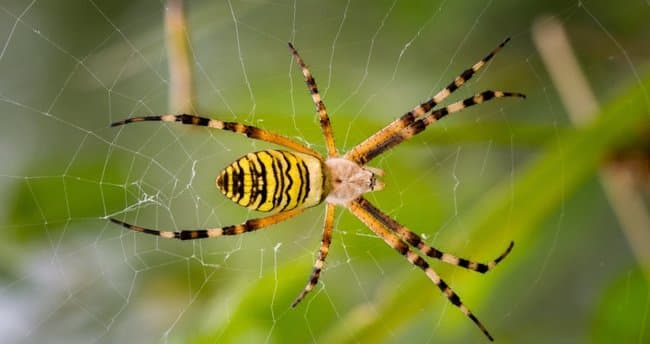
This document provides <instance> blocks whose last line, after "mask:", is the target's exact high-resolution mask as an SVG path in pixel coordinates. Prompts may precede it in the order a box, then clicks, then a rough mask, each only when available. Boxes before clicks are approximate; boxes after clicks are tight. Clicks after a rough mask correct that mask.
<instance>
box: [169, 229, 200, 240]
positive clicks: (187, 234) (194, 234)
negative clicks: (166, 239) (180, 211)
mask: <svg viewBox="0 0 650 344" xmlns="http://www.w3.org/2000/svg"><path fill="white" fill-rule="evenodd" d="M207 237H208V231H207V230H205V229H198V230H193V231H180V232H174V238H177V239H181V240H193V239H202V238H207Z"/></svg>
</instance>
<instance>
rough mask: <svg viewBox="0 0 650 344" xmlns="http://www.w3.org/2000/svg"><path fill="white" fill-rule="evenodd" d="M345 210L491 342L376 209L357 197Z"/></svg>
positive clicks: (438, 277) (469, 313) (456, 298)
mask: <svg viewBox="0 0 650 344" xmlns="http://www.w3.org/2000/svg"><path fill="white" fill-rule="evenodd" d="M347 208H348V209H349V210H350V212H351V213H352V214H354V215H355V216H356V217H357V218H358V219H359V220H361V222H363V223H364V224H365V225H366V226H368V227H369V228H370V229H372V231H373V232H375V234H377V235H378V236H379V237H380V238H382V239H383V240H384V242H386V244H388V245H389V246H390V247H392V248H393V249H394V250H395V251H397V252H399V253H400V254H401V255H402V256H404V258H406V260H408V262H409V263H411V264H413V265H414V266H417V267H418V268H420V269H421V270H422V271H424V273H425V274H426V275H427V277H429V279H430V280H431V281H432V282H433V284H435V285H436V286H437V287H438V289H440V291H442V293H443V294H445V296H446V297H447V299H448V300H449V302H451V303H452V304H453V305H454V306H456V307H458V308H459V309H460V311H461V312H463V314H465V315H466V316H467V317H468V318H470V319H471V320H472V321H473V322H474V324H476V326H478V328H479V329H480V330H481V331H482V332H483V334H485V336H486V337H487V338H488V339H489V340H490V341H493V340H494V338H493V337H492V336H491V335H490V333H489V332H488V330H487V329H486V328H485V326H484V325H483V324H482V323H481V322H480V321H479V320H478V318H476V316H475V315H474V314H473V313H472V312H471V311H470V310H469V308H467V306H465V305H464V304H463V302H462V301H461V300H460V297H459V296H458V294H456V293H455V292H454V291H453V290H452V289H451V288H450V287H449V285H447V283H445V281H443V280H442V279H441V278H440V276H439V275H438V274H437V273H436V272H435V271H434V270H433V269H432V268H431V267H430V266H429V264H428V263H427V262H426V261H425V260H424V259H423V258H422V257H420V255H418V254H417V253H415V252H414V251H413V250H412V249H411V248H410V247H409V245H408V244H407V243H406V242H404V241H403V240H402V239H400V238H399V237H398V236H397V235H396V234H394V233H392V232H391V231H390V230H388V229H387V228H388V225H389V223H386V222H385V221H384V218H383V217H382V216H380V215H378V214H375V212H374V210H375V209H376V208H375V207H374V206H372V205H371V204H370V203H369V202H368V201H367V200H366V199H364V198H363V197H359V198H357V199H356V200H354V201H352V202H350V204H348V206H347Z"/></svg>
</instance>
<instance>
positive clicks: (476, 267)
mask: <svg viewBox="0 0 650 344" xmlns="http://www.w3.org/2000/svg"><path fill="white" fill-rule="evenodd" d="M365 208H366V209H367V210H368V211H369V212H370V213H371V214H373V215H374V216H375V217H377V218H379V219H381V222H382V223H384V225H385V226H386V228H388V229H390V230H391V231H392V232H394V233H395V234H397V235H398V236H399V237H400V238H401V239H402V240H404V241H406V242H407V243H408V244H409V245H411V246H413V247H415V248H417V249H418V250H420V252H422V253H423V254H425V255H426V256H428V257H431V258H435V259H438V260H440V261H443V262H445V263H447V264H451V265H456V266H460V267H462V268H465V269H468V270H473V271H477V272H480V273H486V272H488V271H490V270H492V269H493V268H494V267H495V266H496V265H497V264H498V263H499V262H500V261H502V260H503V258H505V257H506V256H507V255H508V254H509V253H510V251H511V250H512V247H513V246H514V244H515V243H514V242H513V241H511V242H510V244H509V245H508V248H506V250H505V251H504V252H503V253H501V254H500V255H499V256H498V257H497V258H495V259H493V260H491V261H490V262H488V263H479V262H474V261H471V260H468V259H465V258H461V257H457V256H455V255H452V254H449V253H445V252H442V251H440V250H438V249H437V248H435V247H433V246H429V245H427V243H425V242H424V241H423V240H422V238H421V237H420V236H419V235H417V234H416V233H413V232H412V231H411V230H409V229H408V228H406V227H405V226H403V225H402V224H400V223H398V222H397V221H395V220H393V219H392V218H391V217H390V216H388V215H386V214H385V213H384V212H382V211H381V210H379V209H378V208H377V207H375V206H374V205H372V204H371V203H370V202H366V204H365Z"/></svg>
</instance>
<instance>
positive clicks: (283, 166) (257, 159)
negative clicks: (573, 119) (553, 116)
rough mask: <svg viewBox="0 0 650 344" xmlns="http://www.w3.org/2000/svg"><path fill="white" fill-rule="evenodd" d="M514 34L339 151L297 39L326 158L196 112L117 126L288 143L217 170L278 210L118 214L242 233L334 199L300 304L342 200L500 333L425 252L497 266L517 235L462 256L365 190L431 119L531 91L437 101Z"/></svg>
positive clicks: (174, 234) (179, 234)
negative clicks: (489, 252) (172, 218)
mask: <svg viewBox="0 0 650 344" xmlns="http://www.w3.org/2000/svg"><path fill="white" fill-rule="evenodd" d="M508 40H509V39H506V40H505V41H503V42H502V43H501V44H500V45H499V46H498V47H497V48H496V49H494V50H493V51H492V52H490V53H489V54H488V55H487V56H485V57H484V58H483V59H481V60H480V61H479V62H477V63H475V64H474V65H473V66H472V67H471V68H469V69H466V70H465V71H464V72H463V73H461V74H460V75H459V76H457V77H456V78H455V79H454V81H452V82H451V83H450V84H449V85H447V87H445V88H444V89H442V90H441V91H440V92H438V93H437V94H436V95H434V96H433V97H432V98H431V99H429V100H428V101H426V102H424V103H422V104H420V105H418V106H416V107H415V108H413V109H412V110H411V111H409V112H407V113H405V114H404V115H402V116H401V117H399V118H398V119H396V120H394V121H393V122H391V123H390V124H388V125H387V126H385V127H384V128H383V129H381V130H380V131H378V132H377V133H375V134H374V135H372V136H370V137H369V138H368V139H366V140H365V141H363V142H361V143H360V144H358V145H357V146H355V147H354V148H352V149H351V150H350V151H349V152H347V153H346V154H345V155H344V156H342V157H339V155H338V152H337V150H336V146H335V144H334V137H333V134H332V127H331V124H330V120H329V116H328V115H327V110H326V109H325V104H324V103H323V101H322V99H321V97H320V94H319V93H318V87H316V81H315V80H314V78H313V77H312V75H311V72H310V71H309V69H308V68H307V66H306V65H305V63H304V62H303V60H302V58H300V55H298V52H297V51H296V50H295V49H294V47H293V45H291V43H289V49H290V50H291V53H292V54H293V56H294V58H295V59H296V62H297V63H298V65H299V66H300V68H301V70H302V73H303V75H304V77H305V82H306V83H307V87H308V88H309V92H310V94H311V97H312V100H313V102H314V105H315V106H316V111H317V112H318V115H319V120H320V125H321V129H322V132H323V136H324V138H325V144H326V147H327V158H323V156H322V155H321V154H320V153H318V152H316V151H314V150H313V149H311V148H309V147H306V146H305V145H303V144H301V143H299V142H297V141H294V140H292V139H290V138H287V137H285V136H282V135H278V134H274V133H272V132H269V131H266V130H264V129H260V128H256V127H253V126H249V125H245V124H242V123H237V122H224V121H220V120H217V119H210V118H206V117H199V116H195V115H188V114H181V115H158V116H145V117H134V118H128V119H125V120H122V121H118V122H115V123H113V124H112V126H119V125H123V124H127V123H133V122H141V121H162V122H180V123H182V124H187V125H196V126H204V127H210V128H214V129H220V130H226V131H231V132H235V133H239V134H243V135H245V136H247V137H250V138H253V139H258V140H262V141H266V142H270V143H274V144H277V145H280V146H283V147H285V148H288V149H289V151H287V150H278V149H267V150H262V151H257V152H253V153H249V154H247V155H245V156H243V157H241V158H239V159H237V160H235V161H234V162H233V163H231V164H230V165H228V166H226V167H225V168H224V169H223V170H222V172H221V173H220V174H219V176H218V177H217V187H218V188H219V190H221V192H222V193H223V194H224V195H225V196H226V197H228V198H229V199H230V200H232V201H233V202H235V203H237V204H239V205H241V206H244V207H248V208H250V209H253V210H258V211H262V212H269V213H271V214H270V215H268V216H265V217H261V218H258V219H251V220H247V221H245V222H243V223H241V224H238V225H232V226H226V227H215V228H207V229H189V230H174V231H164V230H158V229H150V228H145V227H141V226H136V225H132V224H128V223H126V222H123V221H120V220H117V219H115V218H111V219H110V220H111V221H113V222H115V223H117V224H120V225H122V226H124V227H126V228H128V229H131V230H134V231H138V232H143V233H147V234H153V235H158V236H160V237H164V238H174V239H181V240H186V239H199V238H208V237H217V236H222V235H236V234H241V233H246V232H251V231H255V230H258V229H262V228H266V227H268V226H270V225H272V224H275V223H278V222H281V221H284V220H287V219H289V218H291V217H293V216H295V215H297V214H300V213H301V212H303V211H304V210H305V209H307V208H311V207H314V206H316V205H318V204H319V203H322V202H323V201H324V202H325V203H326V204H327V206H326V208H325V223H324V224H323V235H322V240H321V246H320V249H319V251H318V258H317V259H316V262H315V263H314V267H313V269H312V272H311V275H310V277H309V280H308V282H307V285H306V286H305V288H304V289H303V291H302V292H301V293H300V294H299V295H298V297H297V298H296V299H295V301H294V302H293V304H292V306H296V305H297V304H298V303H299V302H300V301H301V300H302V299H303V298H304V297H305V295H306V294H307V293H308V292H309V291H311V290H312V289H313V288H314V286H315V285H316V284H317V283H318V279H319V277H320V273H321V270H322V268H323V265H324V263H325V258H326V257H327V254H328V252H329V246H330V243H331V240H332V229H333V226H334V210H335V207H336V206H337V205H338V206H342V207H344V208H346V209H348V210H349V211H350V212H351V213H352V214H354V215H355V216H356V217H357V218H358V219H359V220H361V222H363V223H364V224H365V225H366V226H367V227H368V228H370V229H371V230H372V231H373V232H374V233H375V234H376V235H377V236H378V237H380V238H381V239H382V240H384V242H386V244H388V245H389V246H390V247H392V248H393V249H395V250H396V251H397V252H398V253H400V254H401V255H402V256H404V257H405V258H406V260H407V261H408V262H409V263H411V264H413V265H414V266H417V267H418V268H420V269H421V270H422V271H424V273H425V274H426V275H427V277H429V279H430V280H431V281H432V282H433V283H434V284H435V285H436V286H437V287H438V288H439V289H440V290H441V291H442V292H443V294H444V295H445V296H446V297H447V299H449V301H450V302H451V303H452V304H453V305H454V306H456V307H458V308H459V309H460V310H461V312H463V313H464V314H465V315H466V316H467V317H469V318H470V319H471V320H472V321H473V322H474V323H475V324H476V325H477V326H478V327H479V328H480V329H481V331H483V333H484V334H485V335H486V336H487V338H489V339H490V340H492V336H491V335H490V334H489V333H488V331H487V329H486V328H485V326H483V324H482V323H481V322H480V321H479V320H478V319H477V318H476V317H475V316H474V314H472V312H470V310H469V309H468V308H467V307H466V306H465V305H464V304H463V303H462V302H461V300H460V297H459V296H458V294H456V293H455V292H454V291H452V290H451V288H450V287H449V286H448V285H447V283H445V282H444V281H443V280H442V279H441V278H440V276H439V275H438V274H437V273H436V272H435V271H434V270H433V269H432V268H431V267H430V266H429V263H427V261H426V260H425V259H424V258H423V257H424V256H426V257H430V258H435V259H439V260H441V261H443V262H445V263H449V264H453V265H457V266H460V267H463V268H466V269H469V270H474V271H478V272H480V273H484V272H487V271H489V270H491V269H492V268H494V267H495V266H496V265H497V264H498V263H499V262H500V261H501V260H502V259H503V258H505V257H506V255H508V253H510V250H511V249H512V247H513V243H512V242H511V243H510V245H508V247H507V248H506V250H505V251H504V252H503V253H501V255H499V256H498V257H497V258H495V259H494V260H492V261H490V262H488V263H478V262H474V261H470V260H468V259H464V258H460V257H457V256H454V255H452V254H449V253H445V252H442V251H440V250H438V249H436V248H434V247H432V246H429V245H427V244H426V243H425V242H424V241H423V240H422V238H421V237H420V236H419V235H417V234H415V233H414V232H412V231H410V230H409V229H408V228H406V227H405V226H403V225H401V224H400V223H398V222H397V221H396V220H394V219H392V218H391V217H390V216H388V215H387V214H385V213H384V212H382V211H381V210H380V209H378V208H376V207H375V206H374V205H372V204H371V203H370V202H369V201H368V200H366V199H365V198H364V197H363V194H364V193H366V192H370V191H375V190H381V189H382V188H383V187H384V184H383V183H382V182H381V181H380V180H379V177H381V176H382V175H383V171H382V170H380V169H377V168H373V167H369V166H366V163H368V162H369V161H371V160H372V159H373V158H375V157H377V156H379V155H380V154H382V153H384V152H385V151H387V150H389V149H391V148H393V147H395V146H397V145H399V144H400V143H402V142H403V141H405V140H408V139H409V138H411V137H413V136H414V135H417V134H418V133H420V132H422V131H423V130H424V129H426V128H427V127H428V126H429V125H430V124H431V123H434V122H436V121H437V120H439V119H441V118H443V117H444V116H446V115H448V114H451V113H454V112H458V111H460V110H462V109H464V108H466V107H469V106H473V105H476V104H480V103H483V102H486V101H489V100H491V99H495V98H502V97H521V98H523V97H524V95H523V94H520V93H513V92H503V91H483V92H481V93H478V94H476V95H475V96H473V97H469V98H467V99H464V100H462V101H458V102H455V103H452V104H449V105H447V106H445V107H441V108H438V109H435V107H436V105H438V104H439V103H440V102H442V101H443V100H444V99H445V98H447V96H449V95H450V94H451V93H452V92H454V91H455V90H457V89H458V88H459V87H461V86H462V85H463V84H464V83H465V82H466V81H467V80H469V79H470V78H471V77H472V76H473V75H474V74H475V73H476V72H477V71H478V70H479V69H481V68H482V67H483V66H484V65H485V64H486V63H487V62H488V61H489V60H490V59H491V58H492V57H493V56H494V54H495V53H496V52H497V51H499V50H500V49H501V48H502V47H503V46H504V45H505V44H506V43H507V42H508Z"/></svg>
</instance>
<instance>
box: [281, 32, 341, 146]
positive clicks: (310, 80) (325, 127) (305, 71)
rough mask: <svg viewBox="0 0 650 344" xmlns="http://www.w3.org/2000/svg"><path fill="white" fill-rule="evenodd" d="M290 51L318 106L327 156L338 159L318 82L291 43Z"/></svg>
mask: <svg viewBox="0 0 650 344" xmlns="http://www.w3.org/2000/svg"><path fill="white" fill-rule="evenodd" d="M289 50H291V54H293V56H294V57H295V59H296V62H297V63H298V65H299V66H300V68H301V69H302V75H304V76H305V83H306V84H307V88H309V93H310V94H311V99H312V100H313V101H314V105H315V106H316V111H317V112H318V117H319V120H320V127H321V130H322V131H323V136H324V137H325V145H326V146H327V156H328V157H330V158H331V157H336V156H338V153H337V151H336V145H335V144H334V134H333V133H332V124H331V123H330V118H329V116H328V115H327V109H325V103H323V100H322V99H321V97H320V93H318V86H316V80H314V77H313V76H312V75H311V72H310V71H309V68H307V65H306V64H305V61H303V59H302V58H301V57H300V55H299V54H298V51H297V50H296V49H295V48H294V47H293V44H291V43H289Z"/></svg>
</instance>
